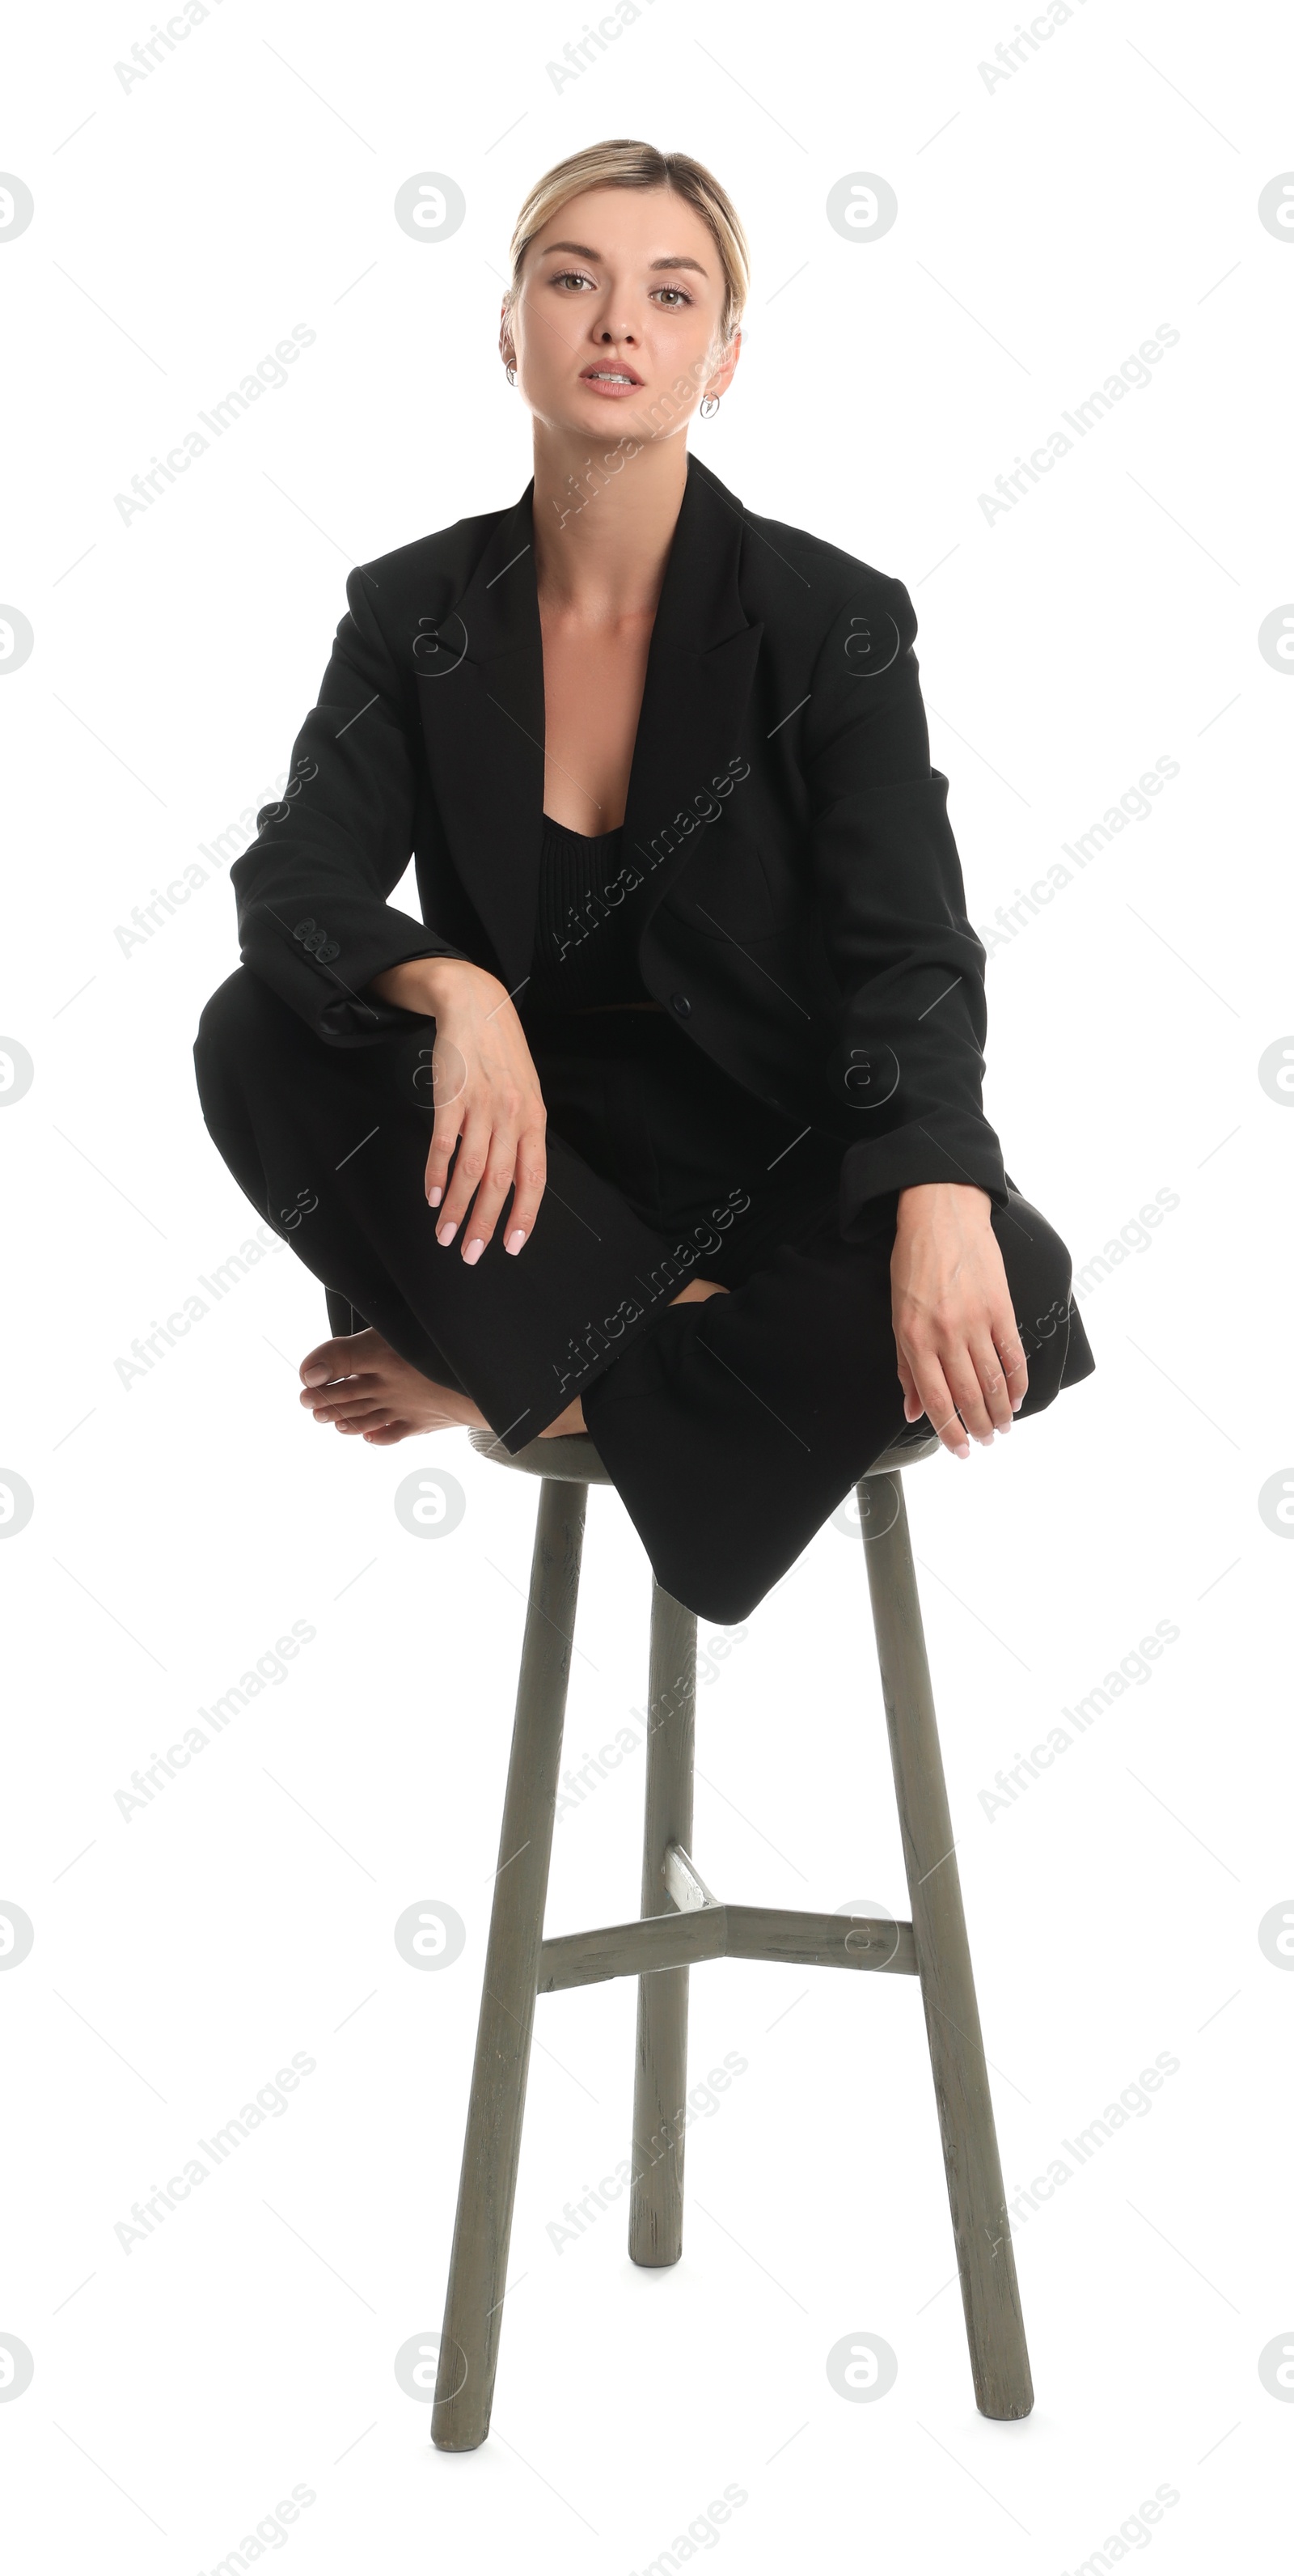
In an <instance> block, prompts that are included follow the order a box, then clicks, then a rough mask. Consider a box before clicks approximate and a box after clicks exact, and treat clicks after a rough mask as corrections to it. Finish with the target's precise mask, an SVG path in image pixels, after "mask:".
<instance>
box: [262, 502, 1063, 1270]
mask: <svg viewBox="0 0 1294 2576" xmlns="http://www.w3.org/2000/svg"><path fill="white" fill-rule="evenodd" d="M533 490H534V486H533V483H532V484H530V485H528V486H527V489H526V490H525V492H523V494H522V496H521V499H520V500H519V501H517V502H516V503H515V504H514V505H513V507H512V508H511V509H507V510H497V511H491V512H488V513H486V514H485V515H484V516H483V517H480V518H475V519H460V520H458V522H457V523H456V525H455V526H453V527H450V528H443V529H440V530H438V531H437V532H436V534H435V535H433V536H428V537H420V538H418V539H417V540H416V541H415V543H414V544H413V545H410V546H401V547H399V548H398V549H397V550H396V552H395V553H393V554H388V555H381V556H379V557H378V558H377V559H376V560H375V561H374V562H373V563H370V564H365V565H362V566H360V567H359V569H358V570H356V571H354V572H352V573H351V575H350V576H349V579H348V581H347V585H346V596H347V600H348V602H349V608H348V613H347V614H346V616H345V617H343V619H342V621H341V624H340V626H339V627H338V629H337V640H336V643H335V645H334V647H333V653H332V659H331V661H330V662H329V665H328V668H327V670H326V672H325V673H324V678H323V685H322V687H321V690H320V694H319V703H318V705H317V706H316V707H315V708H314V710H313V711H312V713H311V714H310V715H308V716H307V717H306V720H305V723H304V724H303V726H302V728H301V731H300V733H299V735H298V736H297V740H296V744H295V748H294V753H293V764H292V775H291V778H290V781H289V784H288V789H287V794H286V795H285V797H284V798H283V800H282V801H281V802H280V803H278V804H276V805H271V806H267V807H265V808H264V809H263V810H262V811H261V812H260V813H259V814H258V815H257V818H256V819H257V831H258V837H257V839H256V840H255V841H254V842H253V843H252V845H251V847H250V848H249V849H248V850H246V851H245V852H244V854H243V856H242V857H241V858H240V859H238V860H237V861H236V862H235V864H234V866H233V868H232V870H231V872H230V873H231V877H232V880H233V883H234V886H235V890H236V893H237V897H238V927H239V936H240V940H241V944H242V955H243V960H244V963H245V964H246V965H247V966H249V967H250V968H251V969H252V971H253V973H254V974H256V975H259V976H260V977H261V978H262V979H263V981H264V982H265V983H267V984H269V985H271V986H272V987H273V989H274V991H275V992H276V993H278V994H279V995H280V996H281V997H282V999H283V1000H284V1001H285V1002H287V1003H290V1005H291V1007H292V1008H293V1010H295V1011H297V1012H299V1013H300V1015H301V1017H302V1018H303V1019H304V1020H306V1021H307V1022H308V1023H309V1025H310V1027H311V1028H312V1029H313V1030H314V1031H315V1032H316V1033H317V1035H318V1036H319V1037H321V1038H323V1039H325V1040H327V1041H328V1042H330V1043H331V1044H333V1045H337V1046H357V1045H364V1044H370V1043H372V1042H373V1041H374V1040H375V1039H378V1038H380V1037H382V1036H383V1035H384V1034H386V1033H387V1032H388V1031H390V1030H392V1029H396V1028H404V1027H409V1026H412V1025H413V1024H414V1022H415V1018H416V1015H415V1014H413V1013H411V1012H408V1011H404V1010H401V1009H398V1008H396V1007H395V1006H393V1005H391V1004H387V1003H383V1002H380V1001H378V1000H377V999H376V998H375V997H374V996H373V995H371V994H368V993H366V990H365V987H366V986H367V985H368V984H369V982H370V980H371V978H372V977H373V976H374V975H377V974H380V973H381V971H382V969H383V968H384V967H387V966H394V965H396V964H398V963H399V962H400V960H401V959H404V958H409V957H428V956H443V957H466V958H470V959H472V960H473V961H474V962H475V963H476V964H477V965H480V966H485V967H488V968H489V969H490V971H491V972H492V973H494V974H496V975H498V976H499V977H500V979H501V981H502V982H503V983H504V984H505V985H506V986H507V987H508V989H509V991H510V992H512V993H513V994H514V995H518V996H519V988H521V987H522V986H523V984H524V980H525V978H526V976H527V974H528V971H529V967H530V960H531V951H532V943H533V938H534V926H535V914H536V906H537V888H538V875H539V852H540V831H541V815H542V810H543V788H544V748H543V746H544V682H543V656H542V644H541V636H540V624H539V607H538V598H537V592H536V583H535V560H534V553H533V546H532V537H533V520H532V496H533ZM916 631H917V620H916V612H915V610H914V608H913V606H912V602H911V600H910V598H909V597H908V594H907V591H906V590H905V588H904V586H903V584H902V582H901V581H896V580H894V579H893V578H892V577H891V576H890V575H889V574H887V573H883V572H877V571H876V570H875V569H874V568H873V566H872V565H870V564H866V563H862V562H860V561H859V560H858V559H857V558H856V557H855V556H853V555H848V554H845V553H843V552H842V551H841V550H840V548H839V547H837V546H830V545H827V544H825V543H824V542H823V541H822V539H821V538H819V537H813V536H809V535H808V534H806V532H805V531H804V530H803V529H801V528H790V527H784V526H783V525H782V523H781V522H780V521H779V520H777V519H765V518H760V517H757V516H756V514H755V513H754V512H753V511H749V510H747V509H745V508H744V507H743V505H742V503H741V502H740V501H739V500H737V499H736V497H735V496H734V494H733V493H731V492H729V491H728V490H727V489H726V488H725V486H724V485H723V484H722V483H721V482H720V481H719V479H718V477H717V475H715V474H712V473H711V472H710V471H709V468H708V467H707V466H705V465H702V464H701V463H700V462H699V461H698V459H697V458H696V457H695V456H689V459H688V468H687V484H686V489H685V491H684V496H683V503H682V508H681V510H680V513H679V518H678V523H677V526H676V529H675V534H674V539H673V543H672V545H671V548H670V554H669V560H668V563H667V565H666V570H665V579H664V584H663V587H662V590H661V596H660V604H659V607H658V609H657V613H656V621H655V625H654V627H653V630H652V638H651V647H650V652H649V655H648V662H647V678H646V687H645V691H644V696H643V705H642V714H641V719H640V722H639V728H638V736H637V741H636V745H635V749H634V756H633V767H632V772H631V775H630V780H629V797H628V807H627V811H626V815H625V823H624V844H623V855H624V857H625V859H626V861H628V862H630V863H631V864H632V865H634V866H636V867H640V868H641V869H642V870H643V871H644V872H645V873H646V875H647V877H648V880H649V883H648V889H647V893H646V896H645V897H644V898H643V905H644V909H643V914H642V924H643V926H642V929H641V935H640V940H639V948H638V958H639V968H640V972H641V975H642V979H643V983H644V985H645V987H646V990H647V992H648V993H650V994H652V995H653V996H654V997H655V999H656V1000H657V1001H659V1002H662V1003H663V1004H664V1005H665V1007H666V1008H667V1009H668V1010H671V1011H673V1012H674V1013H675V1014H676V1016H677V1018H678V1020H679V1023H680V1025H681V1026H682V1027H684V1028H685V1029H686V1031H687V1034H688V1036H689V1037H690V1038H693V1039H694V1040H695V1041H696V1044H697V1045H698V1046H699V1047H702V1048H703V1049H704V1050H705V1051H706V1053H707V1054H708V1055H710V1056H712V1057H713V1058H714V1060H715V1061H716V1063H718V1064H719V1065H721V1066H722V1067H723V1069H724V1071H725V1072H726V1073H728V1074H730V1075H731V1076H732V1077H733V1078H734V1079H735V1080H736V1081H737V1082H739V1083H740V1084H742V1086H743V1087H744V1088H745V1089H746V1090H748V1091H750V1092H753V1093H754V1094H756V1095H757V1096H758V1097H759V1098H760V1099H762V1100H765V1101H768V1102H769V1103H770V1104H772V1105H773V1106H775V1107H776V1108H779V1109H782V1110H786V1111H791V1112H793V1113H794V1114H795V1115H796V1116H801V1117H803V1119H804V1120H805V1123H806V1124H808V1123H810V1122H812V1123H813V1124H814V1125H815V1126H819V1127H823V1128H826V1129H827V1130H829V1131H830V1132H831V1133H832V1134H834V1135H837V1136H838V1137H839V1138H840V1141H841V1148H842V1157H841V1182H840V1209H839V1213H840V1229H841V1233H842V1235H844V1236H845V1237H846V1238H848V1237H849V1236H850V1234H851V1233H852V1232H853V1231H854V1226H853V1220H854V1219H855V1218H856V1217H857V1215H858V1212H859V1210H860V1209H861V1208H863V1207H864V1206H865V1204H866V1202H867V1201H868V1200H869V1199H871V1198H874V1197H875V1196H876V1195H877V1194H878V1193H879V1192H882V1191H888V1190H898V1189H902V1188H905V1187H906V1186H907V1185H908V1184H909V1183H914V1182H920V1181H939V1180H951V1181H969V1182H973V1183H975V1184H976V1186H977V1187H978V1188H980V1189H983V1190H987V1191H988V1192H989V1194H990V1196H991V1197H992V1198H993V1200H994V1201H995V1203H996V1204H997V1205H998V1206H1000V1207H1005V1206H1006V1205H1007V1175H1006V1173H1005V1172H1004V1170H1003V1165H1002V1155H1001V1149H1000V1146H999V1144H998V1140H997V1137H996V1135H995V1134H994V1131H993V1129H992V1128H991V1127H990V1126H989V1125H988V1123H987V1121H986V1119H985V1117H984V1114H983V1110H982V1107H981V1099H980V1085H981V1080H982V1076H983V1071H984V1059H983V1052H982V1050H983V1045H984V1035H985V1026H986V1012H985V1001H984V963H985V951H984V948H983V946H982V944H981V942H980V940H979V939H978V938H977V937H976V935H975V932H974V930H973V929H972V927H971V924H970V922H969V921H968V919H967V917H966V909H965V893H964V888H963V884H962V873H961V865H960V861H959V859H958V855H957V847H956V843H955V841H954V839H953V835H952V830H951V827H950V825H949V821H948V814H947V795H948V781H947V779H946V778H945V777H944V775H943V773H942V772H941V771H940V770H937V769H932V768H931V766H930V746H929V737H928V734H927V729H926V719H925V711H924V708H923V706H922V702H921V691H920V686H919V682H918V677H917V668H918V666H917V659H916V655H915V653H914V651H913V649H912V648H913V638H914V636H915V634H916ZM410 853H412V854H413V856H414V858H415V860H416V863H417V881H418V893H419V899H420V902H421V906H422V915H423V918H422V920H421V921H416V920H415V919H413V917H412V916H411V915H410V914H408V913H404V912H398V911H396V910H395V909H394V908H393V907H392V906H391V905H390V904H389V903H388V901H387V897H388V896H389V894H390V893H391V891H392V888H393V887H394V886H395V885H396V884H397V883H398V882H399V880H400V878H401V877H402V876H403V874H404V872H405V869H406V867H407V865H408V862H409V857H410ZM523 1007H524V1004H523ZM1011 1186H1012V1187H1014V1184H1012V1185H1011Z"/></svg>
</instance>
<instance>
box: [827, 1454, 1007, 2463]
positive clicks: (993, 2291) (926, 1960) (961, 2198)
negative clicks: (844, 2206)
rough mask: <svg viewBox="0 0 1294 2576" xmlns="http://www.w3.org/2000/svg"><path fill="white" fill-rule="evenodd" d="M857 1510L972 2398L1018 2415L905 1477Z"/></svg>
mask: <svg viewBox="0 0 1294 2576" xmlns="http://www.w3.org/2000/svg"><path fill="white" fill-rule="evenodd" d="M858 1508H859V1515H860V1519H861V1523H862V1530H863V1537H864V1540H865V1542H866V1549H865V1552H866V1557H867V1579H868V1584H869V1587H870V1590H871V1597H872V1617H873V1620H874V1622H875V1627H876V1647H877V1653H878V1655H879V1658H880V1667H881V1684H882V1688H883V1691H884V1695H885V1718H886V1724H887V1726H888V1729H889V1738H890V1759H891V1762H892V1763H893V1767H894V1787H895V1793H896V1796H897V1799H898V1809H899V1824H900V1828H901V1830H902V1835H903V1858H904V1864H905V1867H906V1869H907V1875H908V1894H909V1900H910V1903H911V1907H912V1929H913V1936H914V1939H915V1944H916V1954H917V1966H918V1970H919V1972H920V1978H921V2000H922V2003H923V2005H924V2007H925V2016H926V2034H927V2037H928V2039H929V2043H930V2065H931V2070H932V2073H933V2075H934V2084H935V2099H936V2102H937V2103H938V2107H939V2127H940V2131H941V2133H942V2137H943V2150H944V2169H945V2172H946V2174H947V2178H948V2198H949V2202H950V2205H951V2208H952V2221H953V2235H954V2238H955V2240H956V2245H957V2264H958V2269H959V2271H960V2274H961V2287H962V2305H963V2307H964V2309H965V2312H966V2335H967V2340H968V2342H969V2345H970V2361H971V2373H972V2377H973V2379H974V2383H975V2403H976V2405H977V2406H978V2408H979V2410H980V2413H981V2414H982V2415H992V2416H996V2417H1002V2418H1013V2417H1017V2416H1021V2415H1027V2414H1028V2413H1029V2410H1030V2408H1031V2406H1032V2405H1033V2380H1032V2377H1031V2375H1030V2370H1029V2353H1028V2347H1027V2345H1026V2343H1025V2336H1024V2319H1023V2317H1022V2315H1021V2313H1020V2293H1019V2289H1018V2286H1017V2283H1016V2274H1015V2254H1014V2250H1013V2248H1012V2243H1011V2233H1010V2228H1009V2225H1008V2222H1007V2216H1006V2200H1005V2195H1004V2193H1003V2190H1002V2166H1001V2161H1000V2159H999V2156H998V2145H997V2131H996V2128H995V2126H994V2122H993V2102H992V2096H991V2094H990V2092H989V2081H988V2067H987V2064H986V2061H985V2057H984V2047H983V2042H982V2040H981V2038H980V2025H979V2010H978V2007H977V2005H976V2001H975V1981H974V1977H973V1975H972V1972H971V1961H970V1949H969V1946H968V1944H967V1939H966V1918H965V1915H964V1914H963V1912H962V1899H961V1882H960V1879H959V1876H958V1871H957V1862H956V1858H955V1855H954V1853H953V1847H952V1845H953V1833H952V1825H951V1822H950V1820H949V1815H948V1796H947V1791H946V1788H945V1785H944V1768H943V1760H942V1757H941V1754H940V1750H939V1731H938V1727H937V1725H936V1721H935V1709H934V1699H933V1695H932V1693H931V1688H930V1668H929V1665H928V1663H927V1661H926V1648H925V1637H924V1633H923V1630H922V1625H921V1604H920V1600H919V1597H918V1593H917V1579H916V1571H915V1568H914V1566H913V1563H912V1544H911V1540H910V1538H909V1535H908V1516H907V1507H906V1504H905V1502H904V1497H903V1485H902V1479H901V1477H900V1476H899V1475H882V1476H864V1477H863V1479H862V1481H861V1483H860V1484H859V1487H858Z"/></svg>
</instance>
